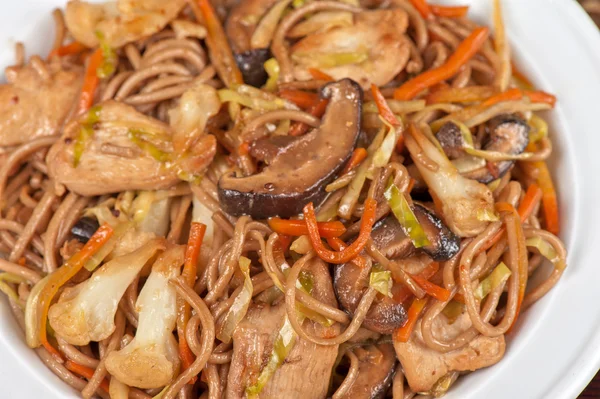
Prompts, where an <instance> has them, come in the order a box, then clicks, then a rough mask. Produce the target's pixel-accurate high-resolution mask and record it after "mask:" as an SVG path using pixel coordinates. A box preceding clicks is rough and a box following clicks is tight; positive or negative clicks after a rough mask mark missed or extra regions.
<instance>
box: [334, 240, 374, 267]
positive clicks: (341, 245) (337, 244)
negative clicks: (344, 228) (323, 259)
mask: <svg viewBox="0 0 600 399" xmlns="http://www.w3.org/2000/svg"><path fill="white" fill-rule="evenodd" d="M327 244H329V246H330V247H331V248H333V249H335V250H336V251H343V250H344V249H346V247H347V245H346V243H345V242H344V241H342V240H340V239H339V238H337V237H332V238H328V239H327ZM350 262H352V263H354V264H355V265H356V266H358V267H360V268H361V269H363V268H365V267H367V260H366V259H365V258H363V257H362V256H360V255H358V256H357V257H356V258H354V259H352V260H350Z"/></svg>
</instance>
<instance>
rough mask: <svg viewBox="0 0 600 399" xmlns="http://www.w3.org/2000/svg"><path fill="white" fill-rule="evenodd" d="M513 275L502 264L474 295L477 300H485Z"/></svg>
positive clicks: (478, 287)
mask: <svg viewBox="0 0 600 399" xmlns="http://www.w3.org/2000/svg"><path fill="white" fill-rule="evenodd" d="M510 275H511V271H510V269H509V268H508V267H507V266H506V265H505V264H504V262H500V263H499V264H498V266H496V267H495V268H494V270H493V271H492V272H491V273H490V275H489V276H487V277H486V278H485V279H483V281H482V282H481V283H479V285H478V286H477V288H476V289H475V292H474V295H475V298H477V299H479V300H480V301H481V300H483V299H484V298H485V297H486V296H488V295H489V293H490V292H492V291H493V290H494V289H496V287H498V286H499V285H501V284H504V283H505V282H506V281H507V280H508V278H509V277H510Z"/></svg>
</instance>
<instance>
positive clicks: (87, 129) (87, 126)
mask: <svg viewBox="0 0 600 399" xmlns="http://www.w3.org/2000/svg"><path fill="white" fill-rule="evenodd" d="M100 111H102V107H101V106H99V105H95V106H93V107H92V108H90V110H89V111H88V114H87V116H86V118H85V120H84V121H83V123H82V124H81V128H80V129H79V134H78V135H77V137H76V138H75V144H74V145H73V167H74V168H76V167H77V165H79V161H80V160H81V156H82V155H83V151H84V150H85V146H86V145H87V143H88V141H89V140H90V139H91V138H92V137H93V136H94V124H96V123H97V122H99V121H100Z"/></svg>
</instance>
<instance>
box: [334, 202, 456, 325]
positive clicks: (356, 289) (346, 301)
mask: <svg viewBox="0 0 600 399" xmlns="http://www.w3.org/2000/svg"><path fill="white" fill-rule="evenodd" d="M412 209H413V212H414V214H415V216H416V217H417V219H418V220H419V223H420V224H421V226H422V227H423V230H424V232H425V234H426V235H427V238H428V240H429V242H430V243H431V244H430V245H428V246H426V247H423V248H419V249H418V250H417V249H415V247H414V246H413V244H412V241H411V240H410V238H408V237H407V236H406V234H405V232H404V230H403V229H402V226H401V225H400V223H398V221H397V220H396V218H395V217H394V216H388V217H387V218H385V219H383V220H382V221H381V222H379V223H378V224H377V225H376V226H375V228H374V229H373V232H372V233H371V238H372V239H373V243H374V244H375V246H376V247H377V249H378V250H379V251H381V253H382V254H383V255H385V256H386V257H387V258H390V259H403V258H408V257H410V256H413V255H415V254H417V253H418V251H422V252H424V253H425V254H427V255H428V256H429V258H431V259H433V260H436V261H446V260H448V259H450V258H452V257H453V256H454V255H456V254H457V253H458V251H459V250H460V238H459V237H458V236H457V235H456V234H454V233H453V232H452V231H451V230H450V229H449V228H448V226H446V225H445V224H444V222H442V220H441V219H440V218H439V217H437V216H436V215H435V213H434V212H433V211H431V210H429V209H427V208H426V207H425V206H423V205H421V204H417V203H415V204H414V205H413V207H412ZM427 259H428V258H427ZM370 272H371V270H369V268H362V267H359V266H356V265H355V264H354V263H352V262H349V263H345V264H342V265H336V266H335V270H334V276H333V286H334V289H335V293H336V296H337V298H338V301H339V303H340V305H341V307H342V309H344V310H345V311H347V312H349V313H351V314H352V313H354V311H355V310H356V307H357V306H358V303H359V302H360V299H361V298H362V296H363V294H364V292H365V291H366V290H367V288H368V286H369V276H370ZM405 320H406V309H404V307H403V306H402V305H401V304H398V303H396V302H395V301H394V299H392V298H388V297H384V296H382V295H378V296H377V298H376V299H375V301H374V302H373V305H371V308H370V309H369V311H368V312H367V316H366V318H365V321H364V322H363V326H364V327H365V328H368V329H370V330H372V331H376V332H378V333H381V334H391V333H392V332H393V331H394V329H395V328H398V327H401V326H402V324H403V323H404V321H405Z"/></svg>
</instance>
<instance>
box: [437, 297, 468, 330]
mask: <svg viewBox="0 0 600 399" xmlns="http://www.w3.org/2000/svg"><path fill="white" fill-rule="evenodd" d="M464 309H465V305H464V304H462V303H460V302H458V301H454V300H452V301H450V302H449V303H448V304H447V305H446V307H445V308H444V310H442V313H443V314H444V316H446V318H447V319H448V324H454V322H455V321H456V319H458V318H459V317H460V315H461V314H463V312H464Z"/></svg>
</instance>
